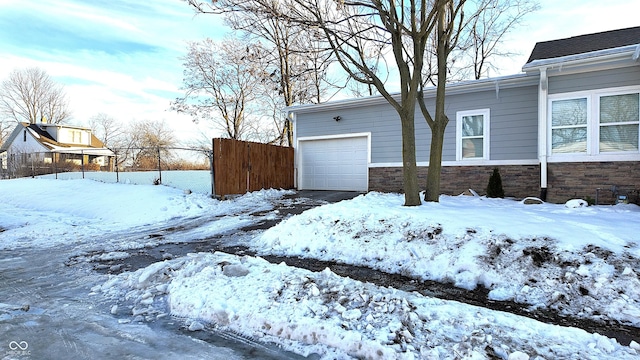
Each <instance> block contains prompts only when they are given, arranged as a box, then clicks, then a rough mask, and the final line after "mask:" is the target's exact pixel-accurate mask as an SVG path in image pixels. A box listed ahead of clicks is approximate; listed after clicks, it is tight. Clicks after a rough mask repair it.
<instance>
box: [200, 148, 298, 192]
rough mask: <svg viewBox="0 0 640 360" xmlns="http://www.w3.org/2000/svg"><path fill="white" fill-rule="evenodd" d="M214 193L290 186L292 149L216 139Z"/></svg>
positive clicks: (287, 187) (292, 184) (286, 187)
mask: <svg viewBox="0 0 640 360" xmlns="http://www.w3.org/2000/svg"><path fill="white" fill-rule="evenodd" d="M213 182H214V186H213V187H214V191H215V193H214V194H213V195H215V196H225V195H230V194H244V193H246V192H249V191H256V190H261V189H269V188H274V189H291V188H293V187H294V183H293V148H291V147H283V146H276V145H269V144H260V143H254V142H247V141H239V140H233V139H213Z"/></svg>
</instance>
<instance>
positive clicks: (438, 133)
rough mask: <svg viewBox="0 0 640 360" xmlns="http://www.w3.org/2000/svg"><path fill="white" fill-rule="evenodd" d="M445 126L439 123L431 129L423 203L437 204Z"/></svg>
mask: <svg viewBox="0 0 640 360" xmlns="http://www.w3.org/2000/svg"><path fill="white" fill-rule="evenodd" d="M445 128H446V124H445V125H444V126H441V124H440V123H439V122H436V125H435V126H434V127H433V128H431V147H430V149H429V170H428V172H427V187H426V192H425V194H424V200H425V201H435V202H438V201H439V199H440V175H441V173H442V145H443V143H444V130H445Z"/></svg>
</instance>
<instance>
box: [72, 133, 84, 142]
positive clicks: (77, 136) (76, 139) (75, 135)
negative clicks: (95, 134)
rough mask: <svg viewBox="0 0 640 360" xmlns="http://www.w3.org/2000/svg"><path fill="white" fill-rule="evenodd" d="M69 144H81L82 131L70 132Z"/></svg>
mask: <svg viewBox="0 0 640 360" xmlns="http://www.w3.org/2000/svg"><path fill="white" fill-rule="evenodd" d="M71 142H72V143H74V144H78V143H82V131H77V130H72V131H71Z"/></svg>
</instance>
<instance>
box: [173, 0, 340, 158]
mask: <svg viewBox="0 0 640 360" xmlns="http://www.w3.org/2000/svg"><path fill="white" fill-rule="evenodd" d="M184 1H186V2H187V3H188V4H189V5H191V6H192V7H193V8H194V9H195V10H196V11H197V12H200V13H214V14H225V15H226V21H227V23H228V24H229V25H230V26H231V27H232V28H233V29H234V30H239V31H241V32H242V33H243V34H245V36H246V38H247V41H249V42H256V41H259V42H261V44H262V46H263V47H265V48H266V49H268V50H269V51H267V52H265V53H264V55H265V57H264V58H263V59H262V61H263V62H264V63H265V69H267V71H266V72H265V73H266V74H268V75H269V76H268V77H266V78H263V79H262V80H263V81H264V82H265V83H266V84H268V85H271V88H270V89H269V90H270V91H271V92H275V93H276V94H278V96H280V97H281V99H282V101H275V102H274V101H272V102H271V104H274V103H279V104H282V105H283V107H286V106H291V105H296V104H308V103H319V102H322V101H326V100H327V99H329V98H331V97H332V96H333V95H335V94H336V93H337V92H338V91H340V90H341V89H343V88H344V87H345V86H346V81H347V79H345V78H341V77H333V76H331V73H330V72H329V68H330V66H331V64H332V62H333V61H335V59H334V58H333V57H332V56H330V55H331V54H330V53H328V52H327V51H326V50H327V43H326V41H324V39H323V37H322V36H318V35H320V33H319V32H318V31H317V30H315V31H314V30H313V29H310V28H308V27H306V26H303V25H302V24H300V23H298V22H296V21H293V20H292V19H290V18H288V17H282V16H274V14H269V13H265V12H264V10H265V8H264V6H263V4H262V1H255V0H221V1H212V2H202V1H199V0H184ZM330 89H334V92H333V93H330ZM281 109H282V108H280V109H278V111H276V112H275V113H277V114H278V115H277V119H276V120H275V121H276V122H278V123H280V124H278V125H277V127H278V128H279V129H281V133H280V134H278V137H277V138H276V139H274V140H272V141H270V142H272V143H280V144H284V143H287V144H288V145H290V146H292V145H293V144H292V142H293V131H292V128H291V124H290V123H289V119H288V118H286V117H284V118H283V117H282V116H281V111H280V110H281Z"/></svg>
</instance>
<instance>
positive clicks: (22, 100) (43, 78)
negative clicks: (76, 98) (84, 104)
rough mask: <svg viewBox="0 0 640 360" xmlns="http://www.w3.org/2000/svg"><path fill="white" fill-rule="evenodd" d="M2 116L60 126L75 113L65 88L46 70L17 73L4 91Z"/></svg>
mask: <svg viewBox="0 0 640 360" xmlns="http://www.w3.org/2000/svg"><path fill="white" fill-rule="evenodd" d="M0 113H1V114H2V115H4V116H5V117H7V118H9V119H13V120H15V121H17V122H28V123H31V124H34V123H36V122H37V121H40V120H46V121H48V122H50V123H54V124H60V123H63V122H64V121H65V120H67V119H68V118H69V117H70V116H71V113H70V112H69V109H68V101H67V98H66V95H65V93H64V90H63V88H62V86H60V85H58V84H56V83H55V82H54V81H53V80H52V79H51V77H49V75H48V74H47V73H46V72H45V71H44V70H42V69H39V68H35V67H32V68H26V69H21V70H13V71H12V72H11V73H10V74H9V76H8V78H7V79H5V80H4V81H3V82H2V86H1V87H0Z"/></svg>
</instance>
